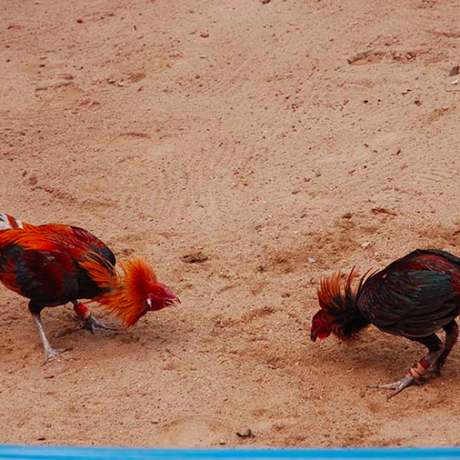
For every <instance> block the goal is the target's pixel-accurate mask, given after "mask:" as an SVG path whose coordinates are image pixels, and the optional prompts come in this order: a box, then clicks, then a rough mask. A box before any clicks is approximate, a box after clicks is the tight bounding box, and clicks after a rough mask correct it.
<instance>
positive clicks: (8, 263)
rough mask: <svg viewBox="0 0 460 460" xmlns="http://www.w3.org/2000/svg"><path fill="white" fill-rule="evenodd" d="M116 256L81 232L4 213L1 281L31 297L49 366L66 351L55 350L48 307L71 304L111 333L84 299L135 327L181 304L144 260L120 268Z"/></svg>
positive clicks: (92, 326) (91, 326)
mask: <svg viewBox="0 0 460 460" xmlns="http://www.w3.org/2000/svg"><path fill="white" fill-rule="evenodd" d="M115 262H116V261H115V256H114V254H113V252H112V251H111V250H110V249H109V248H108V247H107V246H106V245H105V244H104V243H103V242H102V241H101V240H99V239H98V238H96V237H95V236H94V235H92V234H91V233H90V232H88V231H87V230H84V229H82V228H78V227H73V226H68V225H60V224H48V225H40V226H35V225H30V224H26V223H22V222H21V221H19V220H17V219H15V218H14V217H11V216H9V215H8V214H2V213H0V281H1V282H2V283H3V284H4V285H5V286H6V287H7V288H8V289H10V290H12V291H14V292H16V293H18V294H20V295H22V296H24V297H27V298H28V299H30V302H29V310H30V312H31V314H32V317H33V319H34V322H35V325H36V326H37V329H38V332H39V334H40V338H41V341H42V343H43V348H44V352H45V363H46V362H47V361H48V360H49V359H51V358H54V357H56V356H59V355H60V354H61V353H63V352H65V351H67V349H62V350H58V349H54V348H52V347H51V345H50V343H49V341H48V339H47V337H46V334H45V331H44V329H43V326H42V322H41V318H40V313H41V311H42V310H43V308H45V307H55V306H58V305H64V304H66V303H67V302H72V304H73V306H74V311H75V313H76V314H77V315H78V317H80V318H81V319H82V320H83V321H84V323H83V328H85V329H88V330H91V331H92V332H94V331H95V330H96V329H110V328H108V327H106V326H105V325H104V324H102V323H101V322H99V321H98V320H97V319H96V318H94V317H93V316H92V315H91V312H90V311H89V310H88V308H87V307H86V306H85V305H84V304H83V303H81V302H80V301H79V299H92V300H95V301H97V302H99V303H100V304H102V306H103V307H104V308H105V309H106V310H108V311H109V312H111V313H113V314H115V315H116V316H117V317H118V318H120V320H121V321H122V322H123V325H124V326H125V327H131V326H133V325H134V324H135V323H136V322H137V321H138V320H139V318H141V317H142V316H144V315H145V314H146V313H147V312H149V311H157V310H161V309H162V308H164V307H167V306H169V305H173V304H176V303H180V299H179V298H178V297H177V296H176V295H175V294H174V293H173V292H172V291H171V290H170V289H169V288H168V287H167V286H165V285H164V284H162V283H159V282H158V281H157V278H156V275H155V272H154V270H153V268H152V267H151V266H150V265H149V264H148V263H147V262H146V261H145V260H143V259H142V258H140V257H137V258H131V259H130V260H128V261H127V262H126V263H124V264H121V267H122V270H123V273H122V274H119V273H118V272H117V271H116V270H115Z"/></svg>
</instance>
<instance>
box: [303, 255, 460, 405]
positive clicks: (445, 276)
mask: <svg viewBox="0 0 460 460" xmlns="http://www.w3.org/2000/svg"><path fill="white" fill-rule="evenodd" d="M354 277H355V272H354V270H352V271H351V272H350V274H349V275H348V278H347V280H346V282H345V286H344V288H342V286H341V274H340V273H337V274H336V275H333V276H332V277H331V278H329V279H323V280H321V284H320V287H319V289H318V300H319V304H320V306H321V309H320V310H319V311H318V312H317V313H316V314H315V316H314V317H313V320H312V326H311V339H312V340H313V341H315V340H316V339H317V338H320V339H325V338H326V337H328V336H329V335H330V333H331V332H332V333H334V334H335V335H336V336H337V337H338V338H339V339H343V340H345V341H347V340H348V341H349V340H350V339H354V338H356V337H357V335H358V333H359V332H360V331H361V330H363V329H364V328H365V327H366V326H368V325H370V324H373V325H374V326H376V327H377V328H379V329H380V330H381V331H384V332H388V333H390V334H393V335H399V336H403V337H406V338H408V339H409V340H413V341H416V342H420V343H422V344H423V345H425V346H426V347H427V348H428V354H427V355H426V356H425V357H424V358H422V359H421V360H420V361H419V362H418V363H417V364H415V365H414V366H413V367H412V368H411V369H409V372H408V373H407V374H406V376H405V377H403V378H402V379H401V380H398V381H397V382H394V383H389V384H385V385H372V387H373V388H388V389H392V390H394V392H393V393H392V394H391V395H390V397H392V396H395V395H396V394H398V393H399V392H400V391H402V390H403V389H404V388H407V387H408V386H410V385H412V384H413V383H415V382H420V379H421V377H422V376H423V375H424V374H425V373H426V372H427V371H428V372H433V373H439V372H440V370H441V368H442V367H443V365H444V362H445V360H446V358H447V356H448V355H449V353H450V351H451V350H452V347H453V346H454V345H455V343H456V342H457V338H458V326H457V323H456V322H455V318H456V317H457V316H458V314H459V312H460V259H459V258H458V257H455V256H454V255H452V254H449V253H448V252H444V251H437V250H417V251H414V252H411V253H410V254H408V255H407V256H405V257H403V258H401V259H399V260H396V261H395V262H393V263H391V264H390V265H388V267H387V268H385V269H384V270H382V271H380V272H378V273H375V274H372V275H370V276H368V277H367V276H366V275H365V276H363V277H362V278H361V280H360V282H359V284H358V286H357V288H356V289H353V288H352V282H353V279H354ZM440 329H444V331H445V332H446V339H445V342H444V343H443V342H442V341H441V340H440V339H439V337H438V336H437V335H436V332H437V331H439V330H440Z"/></svg>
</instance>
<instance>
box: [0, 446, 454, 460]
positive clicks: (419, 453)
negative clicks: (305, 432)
mask: <svg viewBox="0 0 460 460" xmlns="http://www.w3.org/2000/svg"><path fill="white" fill-rule="evenodd" d="M402 458H404V459H430V460H444V459H449V460H451V459H459V460H460V449H457V448H446V449H442V448H441V449H434V448H433V449H431V448H430V449H412V448H401V449H298V450H296V449H273V450H271V449H253V450H246V449H245V450H243V449H222V450H220V449H216V450H199V449H197V450H177V449H170V450H169V449H126V448H90V447H45V446H44V447H32V446H0V459H37V460H48V459H49V460H61V459H66V460H82V459H84V460H93V459H94V460H107V459H114V460H147V459H156V460H210V459H217V460H244V459H248V460H262V459H268V460H289V459H294V460H301V459H306V460H314V459H320V460H328V459H331V460H337V459H347V460H353V459H356V460H364V459H372V460H395V459H402Z"/></svg>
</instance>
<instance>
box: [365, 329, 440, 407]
mask: <svg viewBox="0 0 460 460" xmlns="http://www.w3.org/2000/svg"><path fill="white" fill-rule="evenodd" d="M409 338H410V340H413V341H416V342H420V343H423V345H425V346H426V347H427V348H428V350H429V352H428V354H427V355H426V356H425V357H424V358H422V359H421V360H420V361H419V362H418V363H417V364H415V365H414V366H413V367H411V368H410V369H409V371H408V372H407V374H406V375H405V376H404V377H403V378H402V379H401V380H398V381H397V382H392V383H386V384H383V385H378V384H377V385H369V388H385V389H389V390H394V392H393V393H391V394H390V395H389V396H388V399H391V398H393V396H396V395H397V394H398V393H401V391H403V390H404V389H405V388H407V387H409V386H411V385H413V384H414V383H418V384H420V383H421V382H422V380H421V378H422V377H423V375H424V374H425V373H426V372H427V371H428V369H430V368H431V367H433V366H434V365H435V364H436V362H437V361H438V359H439V358H440V356H441V355H442V353H443V351H444V344H443V343H442V342H441V340H440V339H439V337H438V336H437V335H436V334H431V335H429V336H428V337H417V338H415V337H409Z"/></svg>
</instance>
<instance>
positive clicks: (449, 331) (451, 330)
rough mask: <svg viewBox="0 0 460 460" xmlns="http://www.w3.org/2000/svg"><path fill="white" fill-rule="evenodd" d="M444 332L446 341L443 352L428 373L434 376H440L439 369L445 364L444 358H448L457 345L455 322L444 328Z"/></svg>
mask: <svg viewBox="0 0 460 460" xmlns="http://www.w3.org/2000/svg"><path fill="white" fill-rule="evenodd" d="M444 330H445V331H446V341H445V343H444V351H443V352H442V353H441V356H440V357H439V358H438V360H437V361H436V362H435V363H434V364H433V366H432V367H431V368H430V372H432V373H434V374H440V373H441V369H442V367H443V366H444V363H445V362H446V358H447V357H448V356H449V353H450V352H451V350H452V348H453V347H454V345H455V344H456V343H457V339H458V326H457V323H456V322H455V321H451V322H450V323H449V324H447V325H446V326H444Z"/></svg>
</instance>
